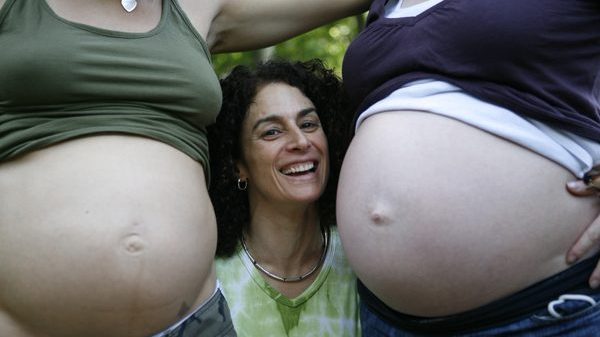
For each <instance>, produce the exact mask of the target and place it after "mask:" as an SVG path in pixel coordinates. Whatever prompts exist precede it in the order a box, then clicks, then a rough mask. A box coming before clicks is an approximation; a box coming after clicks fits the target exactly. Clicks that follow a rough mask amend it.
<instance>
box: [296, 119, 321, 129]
mask: <svg viewBox="0 0 600 337" xmlns="http://www.w3.org/2000/svg"><path fill="white" fill-rule="evenodd" d="M319 127H321V123H319V121H318V120H307V121H303V122H302V123H301V124H300V128H301V129H303V130H306V131H314V130H317V129H318V128H319Z"/></svg>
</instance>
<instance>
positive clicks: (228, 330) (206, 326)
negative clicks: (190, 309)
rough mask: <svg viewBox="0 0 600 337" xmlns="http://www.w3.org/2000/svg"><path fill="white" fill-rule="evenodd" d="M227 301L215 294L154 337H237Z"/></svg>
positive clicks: (219, 293) (217, 292) (221, 294)
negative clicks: (194, 310)
mask: <svg viewBox="0 0 600 337" xmlns="http://www.w3.org/2000/svg"><path fill="white" fill-rule="evenodd" d="M236 336H237V334H236V333H235V330H234V329H233V322H232V321H231V315H230V314H229V307H228V306H227V301H226V300H225V297H224V296H223V293H221V290H220V289H217V291H216V292H215V294H214V295H213V296H212V297H211V298H210V299H209V300H208V301H207V302H206V303H204V304H203V305H202V306H201V307H200V308H198V310H196V312H194V313H193V314H191V315H190V316H189V317H187V318H186V319H184V320H183V321H181V322H179V323H178V324H176V325H174V326H172V327H170V328H169V329H167V330H165V331H163V332H161V333H159V334H157V335H154V336H152V337H236Z"/></svg>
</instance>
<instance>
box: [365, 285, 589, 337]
mask: <svg viewBox="0 0 600 337" xmlns="http://www.w3.org/2000/svg"><path fill="white" fill-rule="evenodd" d="M582 296H583V297H582ZM594 302H595V303H594ZM360 319H361V325H362V332H363V337H429V336H452V337H487V336H506V337H508V336H510V337H546V336H568V337H598V336H600V292H596V293H593V294H588V295H577V296H574V297H570V296H565V298H563V299H555V300H553V301H550V302H549V303H548V306H547V307H546V308H543V309H540V310H537V311H535V312H531V313H530V315H527V316H524V317H522V318H519V319H518V320H515V321H513V322H511V323H509V324H504V325H498V326H493V327H489V328H483V329H479V330H475V331H470V332H465V333H460V334H447V335H440V334H435V335H427V334H416V333H412V332H409V331H404V330H402V329H399V328H397V327H395V326H393V325H391V324H389V323H387V321H384V320H383V319H381V318H379V317H378V316H377V315H375V314H374V313H373V312H372V311H370V309H369V308H368V306H367V305H365V304H364V303H361V307H360Z"/></svg>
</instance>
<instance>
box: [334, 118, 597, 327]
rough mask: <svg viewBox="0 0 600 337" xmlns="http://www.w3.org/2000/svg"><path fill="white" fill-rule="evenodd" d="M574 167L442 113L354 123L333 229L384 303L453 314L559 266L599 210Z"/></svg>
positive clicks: (403, 308) (427, 313)
mask: <svg viewBox="0 0 600 337" xmlns="http://www.w3.org/2000/svg"><path fill="white" fill-rule="evenodd" d="M570 179H573V176H572V175H571V174H570V173H569V172H568V171H566V170H565V169H563V168H562V167H561V166H559V165H557V164H555V163H554V162H551V161H549V160H547V159H545V158H543V157H541V156H539V155H537V154H535V153H533V152H530V151H528V150H526V149H524V148H521V147H519V146H517V145H515V144H513V143H510V142H508V141H505V140H503V139H500V138H498V137H495V136H493V135H490V134H488V133H485V132H483V131H480V130H478V129H475V128H472V127H470V126H467V125H465V124H463V123H460V122H457V121H454V120H452V119H448V118H445V117H441V116H437V115H433V114H427V113H419V112H390V113H383V114H379V115H375V116H373V117H370V118H369V119H367V120H366V121H365V123H364V124H363V125H362V126H361V128H360V129H359V131H358V132H357V134H356V136H355V138H354V140H353V141H352V144H351V146H350V148H349V150H348V153H347V155H346V158H345V160H344V164H343V168H342V173H341V176H340V183H339V190H338V205H337V206H338V208H337V212H338V222H339V232H340V236H341V238H342V242H343V245H344V248H345V251H346V253H347V255H348V258H349V260H350V263H351V265H352V267H353V268H354V269H355V271H356V273H357V275H358V277H359V278H360V279H361V280H362V281H363V283H364V284H365V285H366V286H367V287H368V288H369V289H370V290H371V291H372V292H373V293H375V294H376V295H377V296H378V297H379V298H380V299H381V300H383V301H384V302H385V303H386V304H388V305H389V306H391V307H392V308H394V309H396V310H398V311H400V312H403V313H407V314H412V315H418V316H440V315H448V314H453V313H458V312H461V311H465V310H468V309H473V308H475V307H478V306H481V305H483V304H486V303H488V302H490V301H493V300H495V299H498V298H500V297H503V296H506V295H508V294H511V293H513V292H515V291H518V290H520V289H522V288H524V287H526V286H527V285H530V284H533V283H534V282H535V281H538V280H541V279H543V278H546V277H548V276H550V275H552V274H554V273H557V272H559V271H561V270H563V269H565V268H567V265H566V263H565V254H566V252H567V250H568V248H569V247H570V246H571V245H572V244H573V242H574V241H575V240H576V238H577V237H578V235H579V234H580V233H581V232H582V231H583V229H584V228H585V227H586V226H587V225H588V224H590V223H591V221H592V220H593V219H594V218H595V216H596V215H597V214H598V211H599V207H598V202H597V200H595V199H594V198H575V197H572V196H570V195H569V194H568V193H567V192H566V190H565V183H566V181H568V180H570Z"/></svg>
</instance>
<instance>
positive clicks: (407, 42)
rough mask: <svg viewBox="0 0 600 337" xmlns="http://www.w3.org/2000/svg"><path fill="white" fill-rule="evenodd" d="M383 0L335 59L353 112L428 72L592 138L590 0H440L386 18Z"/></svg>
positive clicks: (595, 23)
mask: <svg viewBox="0 0 600 337" xmlns="http://www.w3.org/2000/svg"><path fill="white" fill-rule="evenodd" d="M385 2H386V0H375V1H373V4H372V5H371V9H370V12H369V16H368V18H367V26H366V28H365V29H364V30H363V31H362V32H361V34H360V35H359V36H358V37H357V38H356V39H355V40H354V41H353V43H352V44H351V45H350V47H349V48H348V51H347V53H346V57H345V59H344V65H343V78H344V84H345V86H346V88H347V91H348V94H349V96H350V99H351V100H352V101H353V104H354V105H353V106H354V107H356V112H357V114H359V113H361V112H362V111H364V110H365V109H366V108H368V107H369V106H370V105H372V104H373V103H375V102H377V101H378V100H380V99H382V98H384V97H386V96H387V95H389V94H390V93H391V92H393V91H394V90H396V89H398V88H399V87H400V86H402V85H403V84H406V83H408V82H411V81H414V80H419V79H425V78H431V79H438V80H442V81H447V82H449V83H452V84H454V85H456V86H458V87H461V88H462V89H463V90H465V92H467V93H468V94H470V95H473V96H475V97H477V98H479V99H481V100H484V101H487V102H490V103H493V104H496V105H498V106H501V107H504V108H507V109H509V110H512V111H514V112H515V113H517V114H520V115H522V116H527V117H531V118H535V119H537V120H540V121H543V122H546V123H549V124H553V125H555V126H559V127H561V128H563V129H566V130H569V131H571V132H573V133H575V134H578V135H580V136H584V137H588V138H591V139H593V140H596V141H600V1H598V0H501V1H498V0H445V1H443V2H441V3H439V4H437V5H435V6H433V7H432V8H430V9H428V10H427V11H425V12H423V13H421V14H420V15H418V16H416V17H411V18H395V19H392V18H390V19H388V18H385V17H384V5H385Z"/></svg>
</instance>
